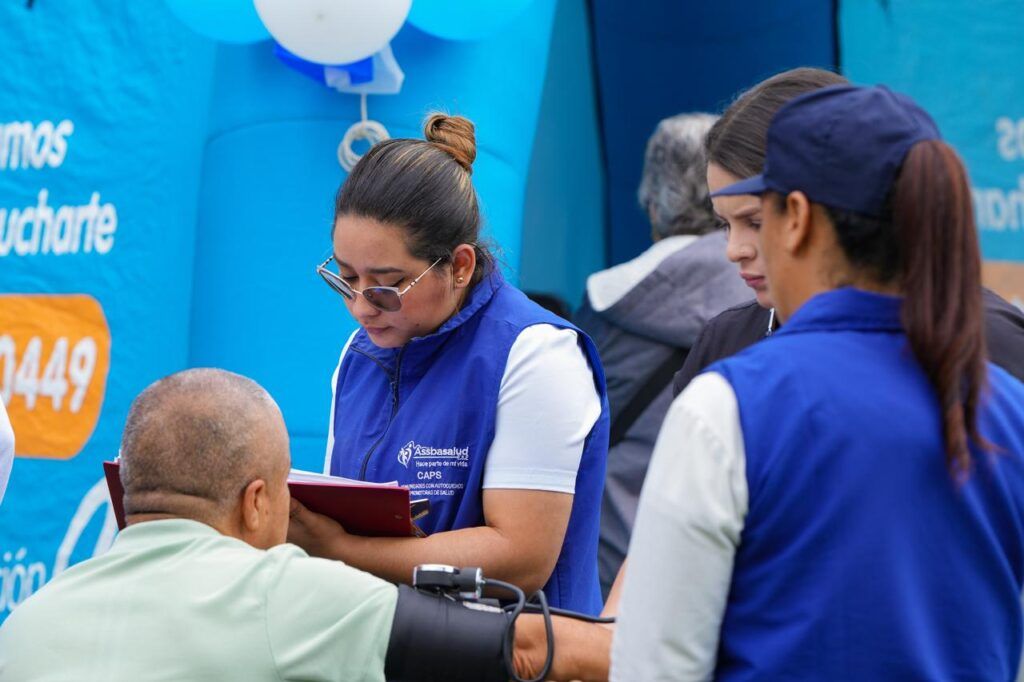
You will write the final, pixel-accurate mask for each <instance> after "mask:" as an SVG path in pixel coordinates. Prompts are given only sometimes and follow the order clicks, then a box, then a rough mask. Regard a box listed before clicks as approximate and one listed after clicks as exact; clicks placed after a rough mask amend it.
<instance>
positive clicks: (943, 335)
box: [612, 86, 1024, 680]
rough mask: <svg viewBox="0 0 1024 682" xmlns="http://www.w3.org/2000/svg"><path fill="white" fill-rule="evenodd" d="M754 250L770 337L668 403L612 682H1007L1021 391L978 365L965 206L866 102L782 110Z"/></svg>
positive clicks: (845, 99)
mask: <svg viewBox="0 0 1024 682" xmlns="http://www.w3.org/2000/svg"><path fill="white" fill-rule="evenodd" d="M718 194H719V195H722V196H725V195H730V196H731V195H747V194H752V195H763V198H764V202H763V206H762V219H763V222H762V226H761V229H760V249H761V252H762V253H763V255H764V261H765V269H766V274H767V277H768V281H770V282H771V294H772V301H773V303H774V304H775V306H776V310H777V312H778V314H779V315H780V317H781V318H782V320H783V322H784V324H783V326H782V327H781V329H780V330H779V331H777V332H776V333H775V334H774V335H772V336H771V337H770V338H769V339H767V340H765V341H762V342H760V343H757V344H755V345H754V346H751V347H750V348H748V349H747V350H745V351H743V352H742V353H741V354H739V355H737V356H734V357H732V358H729V359H726V360H724V361H721V362H719V363H716V364H714V365H712V366H711V367H710V368H709V370H708V371H707V372H705V373H704V374H702V375H700V376H698V377H697V378H696V379H694V381H693V382H692V383H691V384H690V386H689V387H688V388H687V389H686V390H685V391H684V392H683V394H682V395H681V396H680V397H679V398H677V399H676V401H675V402H674V403H673V405H672V408H671V409H670V411H669V413H668V416H667V417H666V421H665V424H664V427H663V429H662V433H661V435H660V436H659V440H658V444H657V446H656V447H655V451H654V455H653V458H652V461H651V468H650V473H649V475H648V477H647V481H646V483H645V486H644V490H643V493H642V495H641V499H640V508H639V512H638V516H637V522H636V528H635V531H634V535H633V542H632V544H631V546H630V566H629V570H628V572H627V574H626V579H625V587H624V590H623V597H622V607H621V614H620V618H619V624H618V628H617V630H616V633H615V639H614V643H613V650H612V679H616V680H640V679H645V680H646V679H704V678H710V677H715V678H720V679H829V680H832V679H836V680H839V679H855V680H862V679H979V680H980V679H985V680H996V679H1001V680H1008V679H1013V678H1014V676H1015V675H1016V674H1017V672H1018V666H1019V663H1020V658H1021V644H1022V640H1024V622H1022V621H1024V618H1022V610H1021V591H1022V586H1024V385H1022V384H1021V383H1020V382H1019V381H1018V380H1016V379H1014V378H1013V377H1011V376H1010V375H1009V374H1007V373H1006V372H1005V371H1003V370H1002V369H1000V368H998V367H997V366H995V365H992V364H990V363H987V362H986V361H985V337H984V326H983V321H982V316H983V312H982V311H983V307H982V300H981V289H980V281H979V280H980V270H981V264H980V254H979V247H978V239H977V234H976V232H975V228H974V221H973V214H972V206H971V194H970V187H969V185H968V182H967V177H966V172H965V170H964V168H963V166H962V164H961V162H960V160H959V159H958V157H957V156H956V154H955V152H953V150H952V149H951V148H950V147H948V146H947V145H945V144H944V143H943V142H942V141H941V140H940V138H939V133H938V130H937V129H936V127H935V124H934V123H933V122H932V120H931V119H930V118H929V117H928V115H927V114H926V113H925V112H924V111H922V110H921V109H920V108H918V107H917V106H916V105H915V104H914V103H913V102H911V101H910V100H909V99H908V98H906V97H903V96H901V95H896V94H894V93H892V92H890V91H889V90H887V89H885V88H883V87H875V88H858V87H850V86H834V87H830V88H826V89H824V90H819V91H816V92H813V93H810V94H807V95H804V96H802V97H799V98H797V99H795V100H793V101H792V102H790V103H788V104H787V105H785V106H784V107H783V108H782V109H780V110H779V112H778V114H777V115H776V116H775V118H774V120H773V122H772V125H771V127H770V129H769V131H768V138H767V157H766V162H765V167H764V172H763V173H762V174H761V175H758V176H755V177H753V178H750V179H748V180H744V181H741V182H739V183H737V184H735V185H731V186H729V187H726V188H724V189H722V190H719V192H718Z"/></svg>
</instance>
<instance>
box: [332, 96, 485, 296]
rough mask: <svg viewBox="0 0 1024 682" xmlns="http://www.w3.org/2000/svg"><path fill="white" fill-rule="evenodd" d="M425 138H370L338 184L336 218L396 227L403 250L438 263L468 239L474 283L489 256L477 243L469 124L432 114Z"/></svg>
mask: <svg viewBox="0 0 1024 682" xmlns="http://www.w3.org/2000/svg"><path fill="white" fill-rule="evenodd" d="M423 136H424V137H425V138H426V139H424V140H414V139H394V140H385V141H383V142H380V143H378V144H375V145H374V146H373V147H372V148H371V149H370V151H368V152H367V153H366V155H365V156H363V158H361V159H360V160H359V163H357V164H356V165H355V168H353V169H352V172H351V173H350V174H349V176H348V178H347V179H346V180H345V182H344V183H343V184H342V185H341V188H340V189H339V190H338V194H337V197H336V198H335V202H334V221H335V223H336V222H337V220H338V218H339V217H341V216H344V215H357V216H362V217H366V218H372V219H374V220H377V221H379V222H382V223H387V224H389V225H395V226H397V227H399V228H401V229H402V230H403V232H404V233H405V243H406V247H407V248H408V249H409V253H411V254H412V255H413V256H414V257H415V258H419V259H420V260H424V261H429V262H433V261H435V260H438V259H441V260H442V262H444V261H446V260H448V259H449V258H450V257H451V255H452V251H453V250H454V249H455V247H456V246H458V245H459V244H472V245H473V246H474V248H475V250H476V260H477V265H476V270H475V271H474V272H473V279H472V281H473V283H476V282H478V281H480V279H482V278H483V276H484V274H485V273H486V272H487V271H488V270H489V269H490V268H491V267H492V266H493V263H494V257H493V255H492V254H491V252H490V250H489V249H488V248H487V247H486V246H484V245H482V244H480V243H479V242H480V207H479V205H478V203H477V197H476V191H475V190H474V189H473V183H472V181H471V180H470V175H471V174H472V172H473V161H474V160H475V159H476V138H475V135H474V129H473V123H472V122H471V121H469V120H468V119H466V118H463V117H461V116H446V115H444V114H432V115H430V116H429V117H428V118H427V120H426V123H424V126H423ZM332 230H333V227H332Z"/></svg>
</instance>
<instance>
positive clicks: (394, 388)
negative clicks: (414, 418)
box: [359, 347, 405, 481]
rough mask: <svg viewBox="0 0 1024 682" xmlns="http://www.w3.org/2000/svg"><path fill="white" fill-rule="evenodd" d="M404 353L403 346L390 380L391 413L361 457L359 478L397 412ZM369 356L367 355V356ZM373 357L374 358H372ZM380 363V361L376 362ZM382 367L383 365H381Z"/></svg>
mask: <svg viewBox="0 0 1024 682" xmlns="http://www.w3.org/2000/svg"><path fill="white" fill-rule="evenodd" d="M404 355H405V348H404V347H403V348H402V350H400V351H398V360H397V361H396V362H395V378H394V379H392V380H391V415H390V416H389V417H388V423H387V424H386V425H385V426H384V431H383V432H382V433H381V434H380V437H379V438H377V440H376V441H374V443H373V445H371V446H370V449H369V450H368V451H367V452H366V456H365V457H363V465H362V466H361V467H360V468H359V480H361V481H365V480H366V467H367V466H369V464H370V455H372V454H373V451H374V450H376V449H377V446H378V445H380V442H381V441H382V440H384V436H386V435H388V429H390V428H391V422H393V421H394V420H395V414H396V413H397V412H398V384H399V380H400V379H401V376H402V356H404ZM367 357H369V356H367ZM374 359H375V358H374ZM377 364H378V365H380V363H379V362H378V363H377ZM381 367H382V368H383V366H381Z"/></svg>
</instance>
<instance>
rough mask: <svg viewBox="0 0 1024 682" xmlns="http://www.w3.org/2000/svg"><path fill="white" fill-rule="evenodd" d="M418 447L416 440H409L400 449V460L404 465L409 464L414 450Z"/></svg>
mask: <svg viewBox="0 0 1024 682" xmlns="http://www.w3.org/2000/svg"><path fill="white" fill-rule="evenodd" d="M415 448H416V442H415V441H409V442H408V443H406V444H405V446H404V447H403V448H402V449H401V450H399V451H398V462H399V463H400V464H401V465H402V466H404V467H407V466H409V460H411V459H412V452H413V450H414V449H415Z"/></svg>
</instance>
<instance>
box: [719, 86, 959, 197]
mask: <svg viewBox="0 0 1024 682" xmlns="http://www.w3.org/2000/svg"><path fill="white" fill-rule="evenodd" d="M939 139H941V136H940V135H939V129H938V128H937V127H936V125H935V121H933V120H932V118H931V116H929V115H928V113H927V112H926V111H925V110H924V109H922V108H921V107H919V106H917V104H915V103H914V101H913V100H911V99H910V98H909V97H907V96H906V95H901V94H899V93H895V92H893V91H892V90H889V88H887V87H885V86H883V85H878V86H875V87H870V88H869V87H858V86H852V85H834V86H831V87H827V88H822V89H820V90H814V91H813V92H809V93H807V94H805V95H801V96H800V97H797V98H795V99H793V100H791V101H789V102H787V103H786V104H785V105H783V107H782V108H781V109H779V111H778V112H777V113H776V114H775V118H773V119H772V122H771V125H770V126H769V127H768V139H767V143H766V148H765V160H764V172H763V173H761V174H760V175H755V176H754V177H752V178H747V179H746V180H741V181H739V182H736V183H733V184H731V185H729V186H728V187H724V188H722V189H720V190H718V191H717V192H714V193H712V195H711V196H712V197H721V196H734V195H737V194H763V193H764V192H767V191H773V192H779V193H780V194H788V193H789V192H795V191H800V192H803V193H804V194H806V195H807V198H808V199H810V200H811V201H813V202H815V203H818V204H824V205H826V206H830V207H832V208H839V209H845V210H848V211H854V212H856V213H862V214H864V215H868V216H874V217H879V216H881V215H882V213H883V212H884V208H885V199H886V197H887V196H888V194H889V190H890V188H891V187H892V184H893V182H894V181H895V179H896V174H897V173H898V172H899V169H900V166H901V165H903V159H904V158H906V156H907V152H909V151H910V148H911V147H913V146H914V145H915V144H917V143H918V142H921V141H923V140H939Z"/></svg>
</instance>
